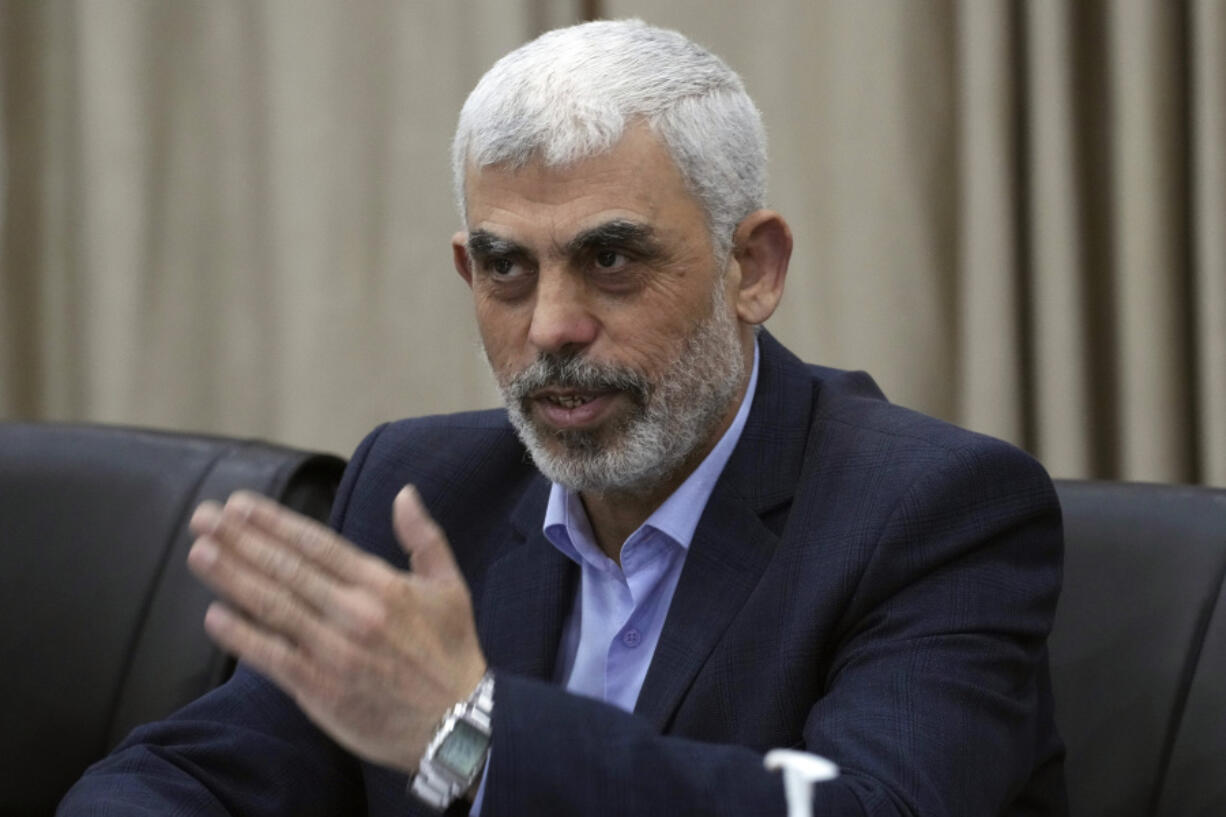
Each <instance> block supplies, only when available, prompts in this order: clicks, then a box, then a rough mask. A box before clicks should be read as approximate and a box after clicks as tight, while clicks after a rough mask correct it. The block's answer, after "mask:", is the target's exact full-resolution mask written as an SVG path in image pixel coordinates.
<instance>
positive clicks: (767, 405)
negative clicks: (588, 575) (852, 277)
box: [635, 332, 813, 731]
mask: <svg viewBox="0 0 1226 817" xmlns="http://www.w3.org/2000/svg"><path fill="white" fill-rule="evenodd" d="M759 344H760V346H759V350H760V358H759V370H758V386H757V392H756V393H755V395H754V402H753V405H752V406H751V408H750V413H749V418H748V420H747V421H746V423H745V428H744V430H743V431H742V432H741V438H740V440H739V441H738V443H737V447H736V449H735V450H734V451H733V453H732V456H731V458H730V459H729V460H728V464H727V466H726V467H725V468H724V472H723V474H721V476H720V478H719V481H718V482H717V483H716V486H715V490H714V491H713V492H712V494H711V499H710V501H709V502H708V503H707V507H706V509H705V510H704V511H703V514H702V517H701V519H700V520H699V523H698V528H697V529H696V530H695V531H694V540H693V542H692V543H691V544H690V550H689V554H688V555H687V556H686V561H685V566H684V568H682V572H681V578H680V580H679V581H678V583H677V590H676V593H675V594H674V595H673V601H672V604H671V606H670V607H669V611H668V617H667V619H666V620H665V622H664V630H663V632H662V633H661V634H660V642H659V644H658V646H657V647H656V653H655V656H654V657H653V658H652V662H651V666H650V668H649V669H648V671H647V677H646V679H645V680H644V682H643V688H642V691H641V692H640V693H639V698H638V703H637V704H636V706H635V712H636V713H637V714H639V715H641V716H643V717H644V718H646V719H648V720H649V721H650V722H651V723H652V725H653V726H654V727H655V728H656V729H657V730H659V731H664V730H665V729H666V728H667V726H668V723H669V721H670V720H671V719H672V717H673V715H674V713H675V712H676V710H677V708H678V706H679V705H680V703H681V701H682V699H683V698H684V696H685V693H686V691H687V690H688V689H689V688H690V686H691V685H692V683H693V681H694V678H695V677H696V676H697V675H698V673H699V671H700V670H701V669H702V666H703V664H704V663H705V662H706V660H707V657H708V656H709V655H710V654H711V651H712V650H714V648H715V646H716V644H717V643H718V642H719V640H720V638H721V637H722V636H723V634H724V632H725V630H727V628H728V625H729V624H731V622H732V621H733V619H735V618H736V616H737V614H738V613H739V612H740V610H741V608H742V607H743V606H744V604H745V601H746V600H747V599H748V598H749V595H750V593H751V592H752V591H753V589H754V587H755V586H757V583H758V580H759V579H760V578H761V576H762V573H763V571H764V570H765V569H766V565H767V564H768V563H769V561H770V559H771V556H772V555H773V554H774V550H775V545H776V544H777V542H778V531H779V530H780V529H781V528H782V521H781V517H782V515H783V514H784V513H786V511H787V509H788V506H789V505H790V503H791V500H792V495H793V493H794V491H795V486H796V483H797V480H798V478H799V475H800V470H801V466H802V464H803V462H804V449H805V443H806V440H807V437H808V430H809V421H810V412H811V410H812V405H813V392H812V388H813V380H812V378H811V376H810V374H809V372H808V370H807V368H806V367H805V365H804V364H803V363H801V362H800V361H799V360H798V359H797V358H795V357H794V356H793V355H792V354H791V353H790V352H788V351H787V350H786V349H784V348H783V347H782V346H780V345H779V343H778V342H777V341H775V340H774V339H773V338H772V337H771V336H770V335H768V334H766V333H765V332H764V333H762V334H761V335H760V337H759Z"/></svg>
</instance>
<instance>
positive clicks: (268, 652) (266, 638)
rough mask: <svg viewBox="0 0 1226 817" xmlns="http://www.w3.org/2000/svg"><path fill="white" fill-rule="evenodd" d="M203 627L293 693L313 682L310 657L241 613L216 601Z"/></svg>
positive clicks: (295, 695) (293, 695) (239, 656)
mask: <svg viewBox="0 0 1226 817" xmlns="http://www.w3.org/2000/svg"><path fill="white" fill-rule="evenodd" d="M204 630H205V632H206V633H208V635H209V638H211V639H213V641H214V642H215V643H216V644H217V645H218V646H219V647H221V648H222V649H223V650H225V651H226V652H228V653H230V654H231V655H233V656H235V657H236V658H238V659H239V660H240V661H243V662H244V663H246V664H249V665H250V666H251V667H253V668H254V669H255V670H256V671H257V672H260V673H261V674H263V675H266V676H268V677H269V678H270V679H272V681H273V683H275V684H276V685H277V686H279V687H281V689H283V690H284V691H285V692H287V693H288V694H289V695H291V696H292V697H300V696H301V695H303V694H305V693H307V692H308V691H309V690H310V689H311V688H312V687H314V686H315V676H316V675H317V672H316V671H315V670H314V669H313V668H312V666H311V663H310V660H309V658H308V657H307V655H306V654H304V653H303V652H301V651H300V650H299V649H298V648H297V647H295V645H294V644H292V643H291V642H289V641H287V640H286V639H284V638H282V637H280V636H278V635H275V634H273V633H269V632H267V631H266V630H262V629H260V628H259V627H258V626H256V625H255V624H253V623H251V622H250V621H248V620H247V619H245V618H244V617H243V616H242V615H241V614H240V613H238V612H236V611H234V610H232V609H231V608H229V607H227V606H226V605H225V604H224V603H222V602H218V601H215V602H213V603H212V604H210V605H209V609H208V611H207V612H206V613H205V614H204Z"/></svg>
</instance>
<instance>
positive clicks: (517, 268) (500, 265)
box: [481, 255, 524, 281]
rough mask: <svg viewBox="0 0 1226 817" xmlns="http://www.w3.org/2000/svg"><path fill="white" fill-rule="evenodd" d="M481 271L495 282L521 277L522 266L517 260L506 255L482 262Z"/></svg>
mask: <svg viewBox="0 0 1226 817" xmlns="http://www.w3.org/2000/svg"><path fill="white" fill-rule="evenodd" d="M481 266H482V269H484V270H485V273H486V274H487V275H489V276H490V277H491V278H494V279H495V280H503V281H506V280H511V279H514V278H518V277H522V275H523V273H524V265H523V263H522V262H520V261H519V260H517V259H515V258H512V257H510V256H506V255H495V256H491V257H489V258H486V259H484V260H483V262H482V264H481Z"/></svg>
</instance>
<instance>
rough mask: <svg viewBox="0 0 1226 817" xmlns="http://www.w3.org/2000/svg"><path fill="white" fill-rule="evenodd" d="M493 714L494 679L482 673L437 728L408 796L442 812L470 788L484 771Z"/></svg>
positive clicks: (488, 673)
mask: <svg viewBox="0 0 1226 817" xmlns="http://www.w3.org/2000/svg"><path fill="white" fill-rule="evenodd" d="M493 714H494V675H493V673H491V672H488V671H487V672H486V673H485V675H484V676H482V678H481V681H480V682H479V683H478V684H477V688H476V689H474V690H473V693H472V694H471V695H469V696H468V699H467V700H464V701H460V702H459V703H458V704H456V705H455V706H453V707H452V708H451V711H450V712H448V713H447V716H446V717H445V718H443V722H442V723H441V724H439V727H438V729H437V730H436V731H435V733H434V736H433V737H432V738H430V743H429V745H428V746H426V753H425V754H424V755H422V758H421V764H420V765H419V766H418V767H417V774H415V775H413V780H412V781H411V782H410V783H409V792H410V793H411V794H413V795H414V796H416V797H417V798H418V799H419V800H421V801H423V802H424V803H426V804H427V805H429V806H431V807H432V808H435V809H438V810H439V811H443V810H444V809H446V808H447V807H448V806H450V805H451V804H452V803H454V802H455V800H456V798H457V797H459V796H460V795H461V794H463V793H464V792H466V791H468V789H469V788H470V787H471V786H472V784H473V783H474V782H475V781H476V779H477V777H478V776H479V775H480V774H481V770H482V769H483V768H484V767H485V757H486V755H487V754H489V750H490V731H491V728H490V727H491V721H492V718H493Z"/></svg>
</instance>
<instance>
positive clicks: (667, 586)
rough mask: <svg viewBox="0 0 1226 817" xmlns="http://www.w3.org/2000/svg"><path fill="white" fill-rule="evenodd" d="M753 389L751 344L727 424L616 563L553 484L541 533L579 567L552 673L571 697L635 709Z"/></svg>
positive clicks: (576, 502) (576, 501) (575, 504)
mask: <svg viewBox="0 0 1226 817" xmlns="http://www.w3.org/2000/svg"><path fill="white" fill-rule="evenodd" d="M757 384H758V348H757V345H756V344H755V345H754V356H753V371H752V372H751V374H750V377H749V387H748V388H747V389H746V391H745V396H744V398H743V399H742V400H741V406H740V408H739V409H738V411H737V414H736V417H735V418H734V419H733V421H732V424H731V425H730V426H729V427H728V430H727V431H725V432H724V435H723V436H722V437H720V440H719V442H718V443H716V445H715V447H714V448H713V449H711V453H709V454H707V456H706V459H704V460H703V461H702V463H701V464H700V465H699V466H698V468H696V469H695V470H694V472H693V473H692V474H690V476H689V477H688V478H687V479H686V481H685V482H683V483H681V486H680V487H678V488H677V490H676V491H674V492H673V493H672V495H670V496H669V497H668V499H666V500H665V501H664V504H662V505H661V506H660V507H659V508H657V509H656V510H655V512H654V513H653V514H652V515H651V516H649V517H648V518H647V520H646V521H645V522H643V524H642V525H641V526H639V528H638V529H637V530H636V531H634V533H632V534H630V536H629V538H627V539H626V541H625V542H624V543H623V544H622V548H621V565H620V566H619V565H618V564H617V562H615V561H613V560H612V559H610V558H609V557H608V556H606V555H605V554H604V552H603V551H602V550H601V549H600V547H599V545H597V544H596V539H595V537H594V536H593V534H592V527H591V523H590V522H589V521H588V517H587V512H586V511H585V510H584V508H583V502H582V501H581V500H580V498H579V496H578V494H576V493H574V492H572V491H569V490H567V489H566V488H563V487H562V486H560V485H557V484H556V483H555V484H554V486H553V488H552V490H551V491H550V494H549V504H548V505H547V506H546V508H545V522H544V532H545V536H546V538H548V539H549V541H550V542H551V543H552V544H553V546H554V547H555V548H557V549H558V550H559V551H561V552H562V553H563V554H564V555H565V556H567V557H568V558H570V559H571V560H572V561H574V562H575V563H576V564H578V565H579V567H580V570H581V579H580V586H579V592H578V593H577V594H576V595H575V602H574V606H573V607H572V609H571V612H570V615H569V616H568V617H567V620H566V623H565V625H564V628H563V630H562V640H561V643H560V644H559V646H558V660H557V664H556V667H557V670H556V674H555V680H556V681H557V682H558V683H559V684H564V685H565V686H566V689H567V690H569V691H570V692H574V693H576V694H579V695H586V696H588V697H590V698H597V699H599V700H602V701H606V702H608V703H611V704H613V705H615V706H618V707H620V708H622V709H624V710H626V711H627V712H633V711H634V704H635V701H637V700H638V697H639V690H640V689H642V687H643V679H644V678H646V677H647V667H648V666H649V665H650V664H651V657H652V656H653V655H654V654H655V650H656V644H657V643H659V641H660V633H661V632H662V631H663V629H664V619H665V617H666V616H667V615H668V607H669V605H670V604H671V603H672V600H673V591H674V590H676V588H677V580H678V579H679V578H680V577H681V568H682V566H684V564H685V557H686V554H687V553H688V552H689V547H690V542H691V541H692V540H693V538H694V529H695V528H697V527H698V520H699V518H700V517H701V516H702V512H703V509H704V508H706V506H707V500H709V499H710V498H711V491H712V490H714V488H715V482H716V480H718V479H719V475H720V474H721V473H722V472H723V470H724V466H725V465H726V464H727V462H728V458H729V457H730V456H732V450H733V449H734V448H736V444H737V441H738V440H739V439H740V438H741V431H742V430H743V429H744V428H745V420H746V418H747V417H748V416H749V406H750V404H751V403H752V402H753V394H754V390H755V388H756V387H757Z"/></svg>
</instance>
